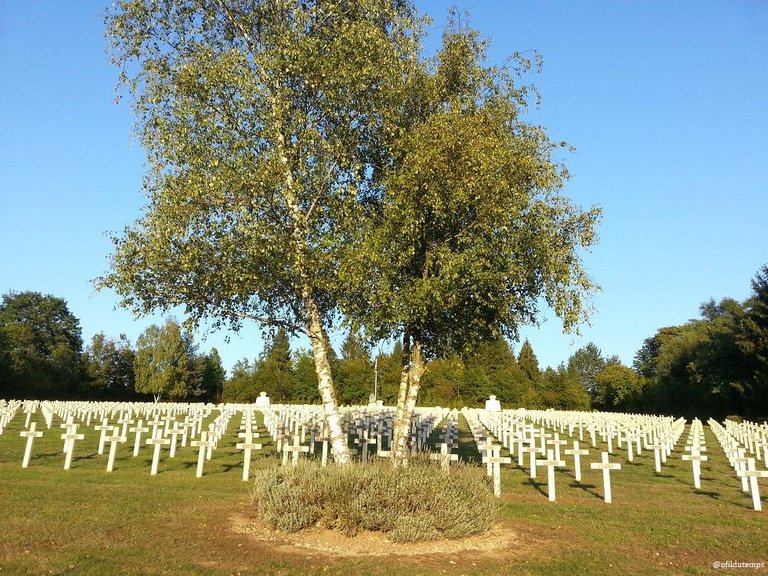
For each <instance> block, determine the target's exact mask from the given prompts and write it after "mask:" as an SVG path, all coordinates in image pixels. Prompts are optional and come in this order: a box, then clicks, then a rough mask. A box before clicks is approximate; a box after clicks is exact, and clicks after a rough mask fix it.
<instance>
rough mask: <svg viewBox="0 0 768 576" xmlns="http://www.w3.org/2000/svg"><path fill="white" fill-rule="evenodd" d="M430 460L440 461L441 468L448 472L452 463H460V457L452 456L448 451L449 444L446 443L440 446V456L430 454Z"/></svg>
mask: <svg viewBox="0 0 768 576" xmlns="http://www.w3.org/2000/svg"><path fill="white" fill-rule="evenodd" d="M429 459H430V460H439V461H440V468H441V469H442V470H443V471H445V472H447V471H448V469H449V467H450V464H451V462H458V460H459V455H458V454H451V453H450V451H449V450H448V444H447V443H446V442H443V443H442V444H440V454H430V455H429Z"/></svg>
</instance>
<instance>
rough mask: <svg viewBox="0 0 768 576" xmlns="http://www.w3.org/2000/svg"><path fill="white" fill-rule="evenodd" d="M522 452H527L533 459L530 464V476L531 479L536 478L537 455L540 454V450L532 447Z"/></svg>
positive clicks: (527, 447)
mask: <svg viewBox="0 0 768 576" xmlns="http://www.w3.org/2000/svg"><path fill="white" fill-rule="evenodd" d="M521 452H527V453H528V454H530V459H531V460H530V464H531V472H530V476H531V478H536V454H538V452H539V449H538V448H536V446H534V445H531V446H526V447H525V448H523V449H522V450H521Z"/></svg>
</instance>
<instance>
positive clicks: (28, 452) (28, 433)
mask: <svg viewBox="0 0 768 576" xmlns="http://www.w3.org/2000/svg"><path fill="white" fill-rule="evenodd" d="M36 427H37V422H32V423H31V424H30V425H29V430H24V431H22V432H20V433H19V436H21V437H22V438H26V439H27V445H26V447H25V448H24V458H23V460H22V461H21V467H22V468H26V467H27V466H29V458H30V456H32V442H34V441H35V438H40V437H42V435H43V433H42V432H40V431H37V430H35V428H36Z"/></svg>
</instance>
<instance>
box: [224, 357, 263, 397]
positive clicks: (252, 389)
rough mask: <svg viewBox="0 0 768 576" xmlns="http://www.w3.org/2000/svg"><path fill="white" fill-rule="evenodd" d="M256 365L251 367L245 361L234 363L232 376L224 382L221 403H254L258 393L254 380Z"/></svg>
mask: <svg viewBox="0 0 768 576" xmlns="http://www.w3.org/2000/svg"><path fill="white" fill-rule="evenodd" d="M257 365H258V364H254V365H253V366H251V363H250V362H249V361H248V360H246V359H242V360H238V361H237V362H235V365H234V366H233V367H232V374H231V375H230V377H229V378H228V379H227V380H226V381H225V382H224V391H223V393H222V401H223V402H233V403H236V404H241V403H245V404H250V403H252V402H255V401H256V398H258V397H259V392H260V390H259V389H258V386H257V385H256V381H255V379H254V372H255V370H256V366H257Z"/></svg>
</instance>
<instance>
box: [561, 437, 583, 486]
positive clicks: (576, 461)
mask: <svg viewBox="0 0 768 576" xmlns="http://www.w3.org/2000/svg"><path fill="white" fill-rule="evenodd" d="M565 453H566V454H567V455H568V456H573V469H574V471H575V472H576V482H581V457H582V456H587V455H588V454H589V450H587V449H585V448H582V449H579V441H578V440H574V441H573V448H572V449H567V450H565Z"/></svg>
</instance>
